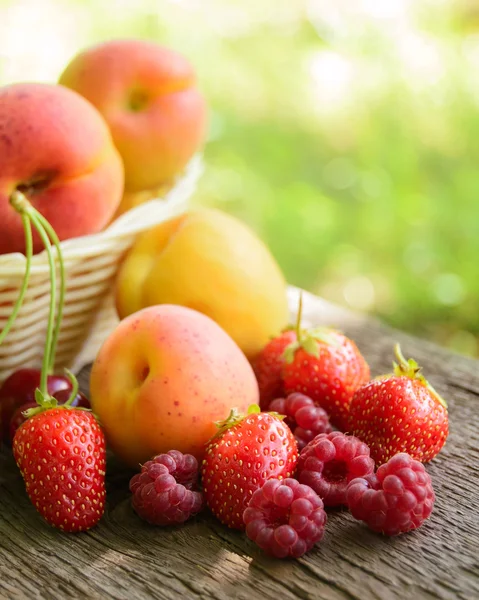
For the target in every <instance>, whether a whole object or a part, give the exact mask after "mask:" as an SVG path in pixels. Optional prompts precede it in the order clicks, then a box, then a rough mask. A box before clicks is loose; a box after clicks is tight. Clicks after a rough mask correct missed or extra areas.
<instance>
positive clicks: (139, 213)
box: [0, 154, 203, 279]
mask: <svg viewBox="0 0 479 600" xmlns="http://www.w3.org/2000/svg"><path fill="white" fill-rule="evenodd" d="M202 172H203V160H202V155H201V154H196V155H195V156H194V157H193V158H192V159H191V160H190V162H189V163H188V165H187V166H186V168H185V171H184V172H183V173H182V174H181V175H180V176H179V177H177V178H176V180H175V183H174V185H173V186H172V187H171V189H170V190H169V191H168V192H167V193H166V194H165V195H164V196H161V197H157V198H153V199H152V200H148V201H147V202H144V203H142V204H140V205H138V206H135V207H134V208H131V209H130V210H128V211H127V212H125V213H123V214H122V215H120V216H119V217H118V218H116V219H115V220H114V221H112V222H111V223H110V224H109V225H108V226H107V227H106V228H105V229H103V230H102V231H99V232H98V233H93V234H90V235H84V236H80V237H76V238H71V239H68V240H64V241H62V242H61V243H60V247H61V249H62V251H63V258H64V261H65V263H67V264H68V262H69V261H74V260H76V259H77V258H79V257H82V256H85V251H86V252H87V253H88V254H92V255H94V254H97V252H98V250H99V249H101V248H102V247H103V248H104V247H108V244H109V243H111V242H112V241H113V240H118V239H119V238H121V237H124V236H125V237H126V236H129V235H131V234H133V233H139V232H141V231H143V230H144V229H147V228H149V227H151V225H152V218H151V215H152V214H155V216H156V218H157V219H158V218H159V216H160V215H161V214H162V213H163V212H165V213H166V212H171V209H172V206H174V205H175V204H181V202H182V194H181V193H180V194H179V193H178V190H179V189H180V188H183V187H185V188H188V187H189V186H192V185H194V182H195V181H196V180H197V179H198V178H199V176H200V175H201V174H202ZM162 207H163V209H164V210H161V208H162ZM152 209H154V211H152ZM52 250H53V251H54V252H56V251H55V248H52ZM25 262H26V257H25V255H24V254H22V253H21V252H11V253H8V254H2V255H0V279H2V277H4V276H5V277H9V276H10V277H11V276H15V275H23V274H24V271H25ZM48 269H49V263H48V255H47V252H46V250H43V251H42V252H39V253H38V254H34V255H33V256H32V262H31V274H32V275H35V274H41V273H43V272H44V271H45V270H48Z"/></svg>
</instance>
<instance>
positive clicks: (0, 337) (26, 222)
mask: <svg viewBox="0 0 479 600" xmlns="http://www.w3.org/2000/svg"><path fill="white" fill-rule="evenodd" d="M21 217H22V221H23V229H24V231H25V256H26V263H25V275H24V276H23V282H22V287H21V289H20V294H19V296H18V298H17V301H16V302H15V305H14V307H13V310H12V314H11V315H10V317H9V319H8V321H7V323H6V325H5V327H4V328H3V331H2V332H1V333H0V344H2V343H3V341H4V340H5V338H6V337H7V335H8V333H9V331H10V329H11V328H12V326H13V324H14V323H15V319H16V318H17V316H18V313H19V312H20V309H21V308H22V306H23V301H24V299H25V294H26V293H27V289H28V283H29V281H30V270H31V266H32V254H33V240H32V225H31V223H30V219H29V218H28V215H26V214H23V213H22V215H21Z"/></svg>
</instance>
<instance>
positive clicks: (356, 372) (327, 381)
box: [283, 300, 370, 430]
mask: <svg viewBox="0 0 479 600" xmlns="http://www.w3.org/2000/svg"><path fill="white" fill-rule="evenodd" d="M301 312H302V302H301V300H300V306H299V310H298V319H297V322H296V338H297V339H296V341H295V342H293V343H292V344H290V345H289V346H288V347H287V348H286V350H285V354H284V357H285V362H284V365H283V382H284V390H285V393H286V394H290V393H291V392H302V393H304V394H306V396H309V397H310V398H311V399H312V400H314V402H315V403H316V404H317V405H319V406H321V407H322V408H324V410H325V411H326V412H327V413H328V415H329V420H330V421H331V423H332V425H334V426H335V427H337V428H338V429H341V430H346V428H347V415H348V411H349V404H350V402H351V398H352V397H353V394H354V392H355V391H356V390H357V389H358V387H359V386H361V385H362V384H363V383H366V381H368V380H369V375H370V374H369V367H368V365H367V363H366V361H365V360H364V358H363V356H362V354H361V353H360V352H359V350H358V348H357V346H356V344H355V343H354V342H353V341H352V340H350V339H349V338H347V337H346V336H345V335H343V334H342V333H339V332H338V331H334V330H333V329H327V328H324V327H319V328H315V329H309V330H302V329H301V326H300V324H301Z"/></svg>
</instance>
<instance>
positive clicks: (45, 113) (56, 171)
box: [0, 83, 124, 254]
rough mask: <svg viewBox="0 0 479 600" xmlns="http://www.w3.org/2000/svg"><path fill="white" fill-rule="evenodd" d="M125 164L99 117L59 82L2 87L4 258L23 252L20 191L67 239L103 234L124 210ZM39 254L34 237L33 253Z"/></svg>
mask: <svg viewBox="0 0 479 600" xmlns="http://www.w3.org/2000/svg"><path fill="white" fill-rule="evenodd" d="M123 179H124V177H123V165H122V162H121V158H120V155H119V154H118V151H117V150H116V148H115V146H114V145H113V141H112V139H111V135H110V132H109V130H108V127H107V125H106V123H105V121H104V119H103V118H102V116H101V115H100V113H99V112H98V111H97V110H96V109H95V107H93V106H92V105H91V104H90V103H89V102H87V101H86V100H85V99H84V98H82V97H81V96H80V95H79V94H77V93H76V92H73V91H71V90H67V89H66V88H64V87H62V86H59V85H48V84H39V83H24V84H14V85H10V86H6V87H3V88H1V89H0V253H2V254H3V253H7V252H24V251H25V236H24V231H23V226H22V220H21V217H20V215H19V214H18V213H17V212H16V211H15V210H14V208H13V207H12V206H11V205H10V202H9V199H10V196H11V194H12V192H13V191H14V190H20V191H22V192H23V193H24V194H25V195H26V197H27V198H28V200H29V201H30V202H31V204H32V205H33V206H34V207H35V208H36V209H37V210H38V211H39V212H41V213H42V215H43V216H44V217H46V219H47V220H48V221H49V222H50V224H51V225H52V226H53V228H54V229H55V231H56V233H57V235H58V237H59V238H60V239H61V240H65V239H68V238H72V237H78V236H82V235H86V234H90V233H96V232H98V231H100V230H101V229H102V228H103V227H104V226H105V225H106V224H107V223H108V222H109V221H110V220H111V217H112V215H113V214H114V213H115V211H116V209H117V207H118V206H119V203H120V200H121V197H122V192H123ZM41 249H42V245H41V242H40V239H39V238H38V236H37V235H36V234H35V236H34V252H39V251H40V250H41Z"/></svg>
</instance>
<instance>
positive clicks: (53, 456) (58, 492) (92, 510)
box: [13, 407, 106, 532]
mask: <svg viewBox="0 0 479 600" xmlns="http://www.w3.org/2000/svg"><path fill="white" fill-rule="evenodd" d="M34 410H36V409H34ZM13 455H14V457H15V460H16V462H17V465H18V467H19V468H20V471H21V473H22V476H23V479H24V480H25V486H26V489H27V493H28V496H29V497H30V500H31V501H32V503H33V505H34V506H35V507H36V509H37V510H38V512H39V513H40V514H41V515H42V517H44V519H45V520H46V521H47V522H48V523H49V524H50V525H53V526H54V527H57V528H59V529H63V530H64V531H72V532H76V531H84V530H85V529H90V528H91V527H93V526H94V525H96V524H97V523H98V521H99V520H100V518H101V516H102V515H103V512H104V508H105V464H106V451H105V438H104V435H103V432H102V430H101V429H100V426H99V425H98V423H97V421H96V419H95V417H94V416H93V414H92V413H91V412H88V411H86V410H81V409H72V408H69V407H67V408H63V407H59V408H50V409H48V410H44V411H42V412H39V413H38V414H35V415H34V416H32V417H30V418H29V419H28V421H26V422H25V423H23V425H22V426H21V427H20V428H19V429H18V430H17V432H16V434H15V437H14V439H13Z"/></svg>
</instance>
